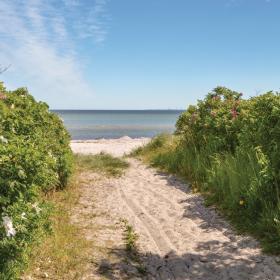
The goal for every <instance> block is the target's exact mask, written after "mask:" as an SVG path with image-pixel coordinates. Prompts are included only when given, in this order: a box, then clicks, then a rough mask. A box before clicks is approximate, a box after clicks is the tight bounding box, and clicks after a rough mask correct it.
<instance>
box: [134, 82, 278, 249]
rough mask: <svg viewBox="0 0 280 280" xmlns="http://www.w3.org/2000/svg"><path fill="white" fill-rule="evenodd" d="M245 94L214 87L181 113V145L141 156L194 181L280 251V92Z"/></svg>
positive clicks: (230, 214) (240, 223) (211, 200)
mask: <svg viewBox="0 0 280 280" xmlns="http://www.w3.org/2000/svg"><path fill="white" fill-rule="evenodd" d="M241 96H242V94H241V93H238V92H234V91H231V90H229V89H226V88H223V87H218V88H216V89H214V90H213V92H211V93H209V94H208V95H207V96H206V98H205V99H204V100H201V101H198V103H197V105H196V106H189V108H188V109H187V111H186V112H184V113H183V114H182V115H181V116H180V117H179V119H178V121H177V124H176V127H177V130H176V135H177V139H179V140H176V143H175V144H174V138H173V139H172V141H171V142H172V143H173V144H170V143H169V144H168V141H169V142H170V140H167V142H166V143H163V144H162V146H161V147H155V148H151V146H152V145H151V144H150V148H147V147H144V148H143V149H142V151H140V152H139V154H142V155H145V157H146V158H148V159H149V161H150V162H152V163H153V164H154V165H156V166H159V167H161V168H164V169H165V170H167V171H169V172H172V173H176V174H179V175H181V176H183V177H185V178H188V179H189V180H191V181H192V185H193V187H194V188H195V189H199V190H200V191H202V192H203V193H205V195H206V197H207V201H208V203H214V204H216V205H217V206H218V207H219V208H220V209H221V210H223V212H224V213H225V214H226V215H227V216H228V217H229V218H230V219H231V220H232V221H233V222H234V224H235V225H236V226H237V228H238V229H240V230H241V231H247V232H250V233H251V234H253V235H255V236H256V237H258V238H259V239H260V240H261V241H262V243H263V245H264V249H266V250H267V251H269V252H274V253H280V245H279V244H280V195H279V192H280V188H279V186H280V96H279V94H278V93H273V92H268V93H266V94H263V95H260V96H257V97H253V98H250V99H248V100H244V99H242V98H241ZM154 141H158V140H154ZM170 146H172V147H173V148H172V149H170V148H168V147H170Z"/></svg>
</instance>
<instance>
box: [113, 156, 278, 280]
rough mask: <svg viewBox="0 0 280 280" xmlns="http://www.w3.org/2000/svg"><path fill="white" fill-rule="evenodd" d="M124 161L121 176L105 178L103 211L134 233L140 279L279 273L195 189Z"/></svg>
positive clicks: (251, 276)
mask: <svg viewBox="0 0 280 280" xmlns="http://www.w3.org/2000/svg"><path fill="white" fill-rule="evenodd" d="M129 162H130V165H131V167H130V168H129V170H128V171H127V172H126V174H125V176H123V177H122V178H120V179H118V180H114V181H112V182H111V189H112V190H114V191H113V192H112V193H111V196H110V201H109V203H108V204H109V205H110V209H108V211H110V212H111V213H112V212H113V213H114V215H116V216H122V217H124V218H126V219H127V220H128V221H129V222H130V223H131V224H132V225H133V226H134V229H135V231H136V232H137V233H138V235H139V242H138V246H139V249H140V252H141V256H142V258H143V260H144V262H145V264H146V266H147V270H148V274H147V276H146V277H145V278H143V279H164V280H167V279H176V280H177V279H178V280H180V279H191V280H196V279H205V280H211V279H224V280H226V279H232V280H237V279H240V280H245V279H259V280H265V279H267V280H268V279H271V280H276V279H280V266H279V265H278V264H277V263H276V261H278V259H277V258H275V257H270V256H265V255H262V254H261V252H260V249H259V246H258V244H257V242H256V241H254V240H253V239H251V238H248V237H241V236H238V235H236V234H235V233H234V232H233V231H232V230H231V229H230V227H229V226H228V225H227V223H225V222H224V221H223V220H222V219H221V218H219V217H218V215H217V214H216V212H215V211H214V210H213V209H210V208H205V207H204V206H203V199H202V198H201V197H200V196H199V195H196V194H192V193H191V192H190V191H189V190H188V187H187V186H186V185H184V184H182V183H180V182H179V181H178V180H176V179H175V178H174V177H172V176H167V175H165V174H161V173H159V172H157V171H156V170H155V169H152V168H148V167H146V166H144V165H143V164H141V163H140V162H139V161H137V160H134V159H130V160H129Z"/></svg>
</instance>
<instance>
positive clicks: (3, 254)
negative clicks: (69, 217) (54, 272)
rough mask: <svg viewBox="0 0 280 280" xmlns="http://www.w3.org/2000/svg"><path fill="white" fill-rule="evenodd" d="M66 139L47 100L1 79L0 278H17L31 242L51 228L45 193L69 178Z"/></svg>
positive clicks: (65, 132)
mask: <svg viewBox="0 0 280 280" xmlns="http://www.w3.org/2000/svg"><path fill="white" fill-rule="evenodd" d="M69 141H70V136H69V134H68V133H67V131H66V130H65V128H64V126H63V123H62V121H61V120H60V119H59V118H58V117H57V116H56V115H55V114H53V113H51V112H50V111H49V108H48V106H47V105H46V104H45V103H42V102H36V101H35V100H34V98H33V97H32V96H31V95H30V94H29V93H28V91H27V90H26V89H25V88H20V89H17V90H15V91H7V90H6V89H5V88H4V86H3V84H2V83H0V216H1V218H0V279H17V277H18V274H19V273H20V271H21V270H22V268H23V267H24V265H25V264H26V262H27V258H28V255H29V252H30V248H31V246H30V244H31V243H33V242H34V241H38V239H39V238H40V236H42V235H43V234H44V233H45V232H46V231H47V230H50V225H49V220H48V217H49V213H50V206H49V205H48V204H47V203H45V202H44V199H43V194H44V193H46V192H48V191H50V190H54V189H56V188H63V187H64V186H65V185H66V183H67V179H68V177H69V175H70V173H71V169H72V152H71V150H70V148H69ZM5 219H6V222H5V221H4V220H5ZM7 219H8V220H9V223H7ZM5 225H6V227H5ZM9 232H10V233H11V234H9ZM9 235H10V236H9Z"/></svg>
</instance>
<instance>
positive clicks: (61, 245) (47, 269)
mask: <svg viewBox="0 0 280 280" xmlns="http://www.w3.org/2000/svg"><path fill="white" fill-rule="evenodd" d="M79 181H80V178H79V175H78V174H77V173H76V174H75V176H73V179H72V181H71V183H70V184H69V186H68V187H67V188H66V189H65V190H64V191H59V192H54V193H52V194H51V195H49V196H48V198H47V199H48V200H49V201H50V202H51V203H52V204H53V205H54V206H55V210H54V212H53V215H52V217H51V219H52V224H53V230H52V231H53V232H52V234H51V235H49V236H48V237H47V238H46V239H45V240H44V242H43V243H42V244H40V245H39V246H38V247H36V248H35V249H34V251H33V254H32V261H31V263H30V265H29V269H28V270H27V271H26V273H25V275H26V277H25V278H26V279H28V276H29V275H30V276H32V279H42V278H49V279H61V280H62V279H69V280H70V279H81V277H82V276H83V273H84V272H85V269H86V266H85V264H87V263H88V261H89V258H90V255H89V249H90V248H91V246H92V244H91V242H90V241H88V240H86V238H85V236H84V234H83V232H81V229H80V228H79V227H78V226H77V225H74V224H73V223H71V209H72V208H73V206H74V205H75V204H76V203H77V201H78V199H79V197H80V190H79V184H80V182H79ZM81 252H82V254H81Z"/></svg>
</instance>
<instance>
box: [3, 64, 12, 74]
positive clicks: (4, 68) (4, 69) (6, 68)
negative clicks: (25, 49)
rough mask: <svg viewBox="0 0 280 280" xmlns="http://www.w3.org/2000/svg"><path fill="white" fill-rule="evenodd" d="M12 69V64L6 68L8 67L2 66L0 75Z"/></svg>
mask: <svg viewBox="0 0 280 280" xmlns="http://www.w3.org/2000/svg"><path fill="white" fill-rule="evenodd" d="M10 67H11V64H10V65H9V66H6V67H1V65H0V74H2V73H4V72H5V71H7V70H8V69H9V68H10Z"/></svg>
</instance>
